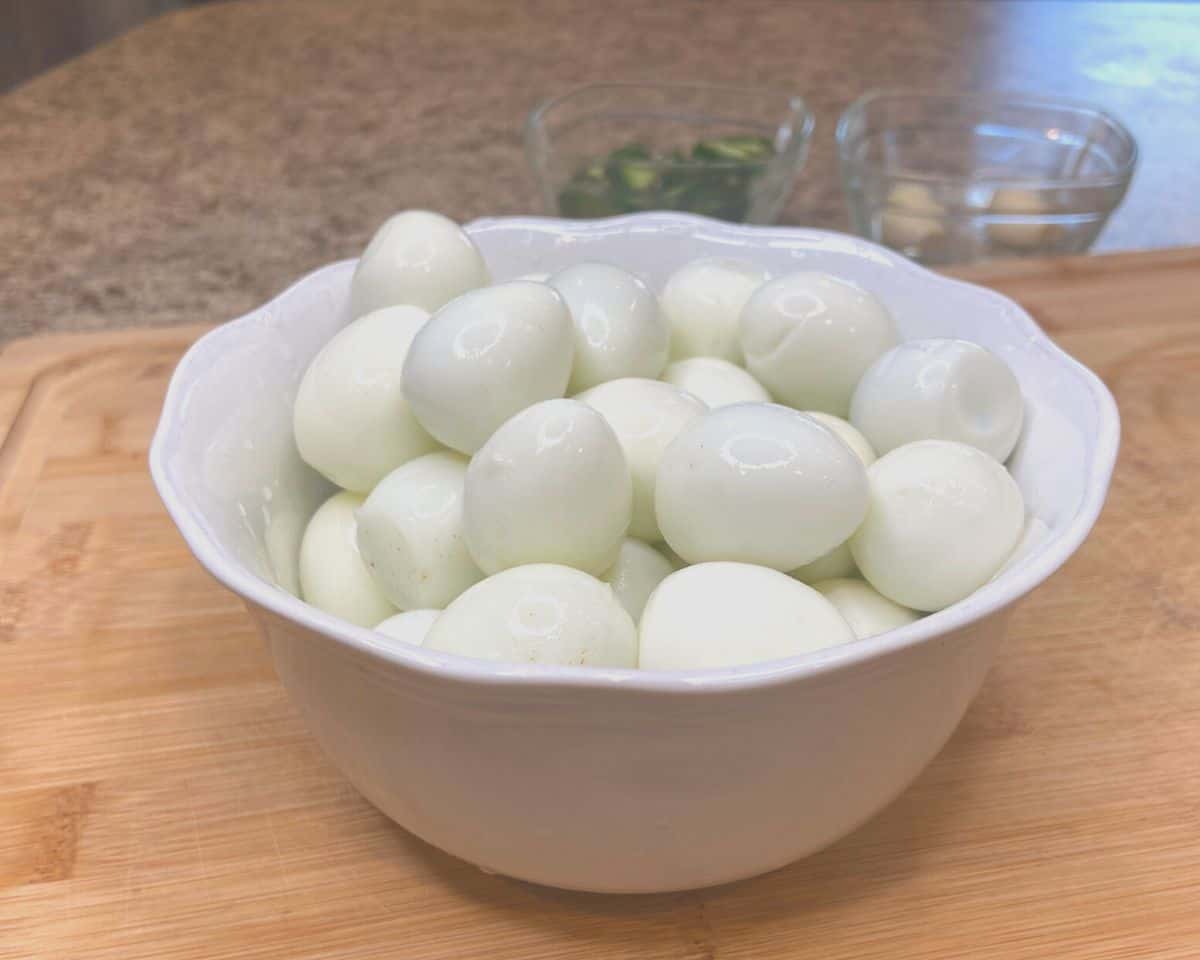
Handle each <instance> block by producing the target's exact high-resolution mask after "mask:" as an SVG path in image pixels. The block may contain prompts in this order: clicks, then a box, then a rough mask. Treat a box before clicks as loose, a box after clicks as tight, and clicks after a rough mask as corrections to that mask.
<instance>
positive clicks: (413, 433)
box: [292, 306, 437, 493]
mask: <svg viewBox="0 0 1200 960" xmlns="http://www.w3.org/2000/svg"><path fill="white" fill-rule="evenodd" d="M428 317H429V314H427V313H426V312H425V311H424V310H422V309H421V308H420V307H404V306H402V307H388V308H386V309H384V310H376V311H375V312H374V313H368V314H367V315H366V316H365V317H360V318H359V319H358V320H355V321H354V322H353V323H351V324H350V325H349V326H348V327H344V328H343V329H342V330H340V331H339V332H338V333H336V334H334V336H333V339H331V340H330V341H329V342H328V343H326V344H325V346H324V347H322V348H321V351H320V353H318V354H317V355H316V357H314V358H313V361H312V363H310V364H309V366H308V370H306V371H305V373H304V378H303V379H302V380H301V381H300V387H299V390H298V391H297V393H296V403H295V406H294V407H293V409H292V425H293V431H294V433H295V437H296V448H297V449H298V450H299V451H300V456H301V457H303V458H304V460H305V462H306V463H308V465H309V466H311V467H313V468H314V469H315V470H317V471H319V472H320V473H323V474H324V475H325V476H326V477H328V478H329V479H330V480H332V481H333V482H334V483H336V484H337V485H338V486H339V487H344V488H346V489H347V490H356V491H358V492H360V493H365V492H367V491H369V490H370V489H371V488H372V487H373V486H375V484H376V483H378V482H379V480H380V479H381V478H382V477H383V476H384V475H385V474H386V473H388V471H390V470H394V469H395V468H396V467H398V466H400V464H402V463H404V462H405V461H407V460H411V459H412V458H413V457H419V456H421V454H423V453H428V452H429V451H430V450H434V449H436V448H437V442H436V441H435V440H434V439H433V437H431V436H430V435H429V434H428V433H427V432H426V431H425V428H424V427H422V426H421V425H420V424H419V423H417V421H416V418H414V417H413V415H412V412H411V411H410V410H409V408H408V403H407V402H406V401H405V399H404V393H403V390H402V389H401V381H402V380H403V373H402V369H403V367H404V358H405V357H406V356H407V355H408V349H409V345H410V344H411V343H412V340H413V337H415V336H416V334H417V331H418V330H420V329H421V327H422V326H423V325H424V323H425V321H426V320H427V319H428Z"/></svg>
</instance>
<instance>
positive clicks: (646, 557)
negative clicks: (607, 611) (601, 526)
mask: <svg viewBox="0 0 1200 960" xmlns="http://www.w3.org/2000/svg"><path fill="white" fill-rule="evenodd" d="M674 569H675V567H674V566H673V565H672V563H671V561H670V560H668V559H667V558H666V557H664V556H663V555H662V554H661V553H659V552H658V551H657V550H655V549H654V547H652V546H650V544H648V543H645V542H643V541H641V540H637V539H635V538H634V537H627V538H626V539H625V542H624V543H622V544H621V552H620V553H618V554H617V562H616V563H614V564H613V565H612V566H611V567H609V568H608V570H607V571H606V572H605V574H604V576H603V577H601V578H600V579H601V580H603V581H604V582H605V583H607V584H608V585H609V586H611V587H612V589H613V594H614V595H615V596H616V598H617V599H618V600H619V601H620V602H621V606H623V607H624V608H625V609H626V610H627V611H628V612H629V615H630V616H631V617H633V619H634V622H635V623H636V622H637V620H638V618H639V617H640V616H641V615H642V608H643V607H645V606H646V601H647V600H648V599H649V598H650V594H651V593H653V592H654V588H655V587H657V586H658V585H659V583H660V582H662V579H663V578H664V577H666V576H668V575H669V574H670V573H672V572H673V571H674Z"/></svg>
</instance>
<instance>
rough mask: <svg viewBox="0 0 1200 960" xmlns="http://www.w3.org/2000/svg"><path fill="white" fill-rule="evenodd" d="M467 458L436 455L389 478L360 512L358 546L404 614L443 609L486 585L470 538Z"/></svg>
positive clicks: (388, 476) (447, 454) (428, 455)
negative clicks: (470, 549) (465, 530)
mask: <svg viewBox="0 0 1200 960" xmlns="http://www.w3.org/2000/svg"><path fill="white" fill-rule="evenodd" d="M466 475H467V460H466V458H465V457H463V456H460V455H459V454H457V453H450V452H449V451H442V452H440V453H429V454H426V455H425V456H423V457H418V458H417V459H416V460H410V461H409V462H408V463H406V464H404V466H402V467H400V468H398V469H396V470H393V471H392V472H391V473H389V474H388V475H387V476H386V477H384V478H383V479H382V480H381V481H380V482H379V486H377V487H376V488H375V489H374V490H372V491H371V495H370V496H369V497H367V499H366V501H365V502H364V503H363V505H362V506H361V507H360V508H359V510H358V549H359V551H360V552H361V554H362V558H363V561H364V562H365V563H366V565H367V567H368V569H370V571H371V574H372V576H374V578H375V582H376V583H378V584H379V586H380V587H381V588H382V590H383V592H384V593H386V594H387V596H388V599H389V600H391V601H392V603H394V604H395V605H396V606H398V607H399V608H400V609H401V610H413V609H416V608H420V607H433V608H441V607H444V606H445V605H446V604H447V603H449V602H450V601H451V600H453V599H454V598H455V597H457V596H458V595H459V594H460V593H462V592H463V591H464V590H466V589H467V587H469V586H470V585H471V584H473V583H475V582H477V581H478V580H481V579H482V578H483V573H482V571H480V569H479V568H478V567H477V566H475V562H474V561H473V560H472V559H471V555H470V553H468V552H467V544H466V540H465V538H464V537H463V483H464V481H465V479H466Z"/></svg>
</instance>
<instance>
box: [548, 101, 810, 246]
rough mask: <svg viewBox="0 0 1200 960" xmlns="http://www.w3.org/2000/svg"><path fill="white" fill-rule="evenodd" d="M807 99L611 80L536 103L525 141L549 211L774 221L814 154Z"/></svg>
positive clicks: (567, 214)
mask: <svg viewBox="0 0 1200 960" xmlns="http://www.w3.org/2000/svg"><path fill="white" fill-rule="evenodd" d="M812 128H813V118H812V115H811V114H810V113H809V111H808V108H807V107H806V106H805V104H804V101H803V100H802V99H800V98H799V97H797V96H793V95H791V94H787V93H784V92H782V91H778V90H771V89H756V88H748V87H722V86H706V85H700V84H649V83H603V84H594V85H591V86H585V87H579V88H577V89H575V90H572V91H569V92H568V93H565V94H563V95H562V96H559V97H555V98H554V99H552V100H548V101H547V102H545V103H543V104H542V105H540V106H539V107H537V108H536V109H535V110H534V111H533V112H532V113H531V114H530V115H529V119H528V121H527V122H526V125H525V146H526V150H527V152H528V155H529V163H530V166H531V167H532V169H533V174H534V178H535V180H536V181H537V185H538V191H539V193H540V194H541V197H542V202H543V205H544V207H545V209H546V211H547V212H549V213H552V214H555V215H558V216H564V217H572V218H589V217H605V216H612V215H615V214H620V213H632V212H635V211H640V210H682V211H686V212H689V213H699V214H704V215H705V216H710V217H716V218H718V219H721V220H730V221H736V222H744V223H772V222H773V221H774V220H775V219H776V218H777V217H778V216H779V213H780V211H781V210H782V209H783V205H784V203H785V202H786V201H787V198H788V195H789V194H790V193H791V190H792V186H793V184H794V183H795V180H796V176H797V174H798V173H799V172H800V170H801V168H802V167H803V166H804V161H805V159H806V157H807V155H808V142H809V138H810V136H811V134H812Z"/></svg>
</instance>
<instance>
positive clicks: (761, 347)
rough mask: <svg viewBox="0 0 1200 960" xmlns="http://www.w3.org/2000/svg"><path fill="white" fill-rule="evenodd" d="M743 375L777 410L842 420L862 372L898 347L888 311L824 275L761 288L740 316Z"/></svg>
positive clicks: (790, 277)
mask: <svg viewBox="0 0 1200 960" xmlns="http://www.w3.org/2000/svg"><path fill="white" fill-rule="evenodd" d="M740 336H741V344H742V350H743V351H744V352H745V354H746V368H747V369H748V370H749V371H750V372H751V373H752V374H754V376H755V377H757V378H758V379H759V381H761V382H762V384H763V386H765V387H766V388H767V389H768V390H770V391H771V395H772V396H773V397H775V399H776V400H778V401H779V402H780V403H785V404H787V405H788V406H790V407H796V408H797V409H799V410H821V411H824V412H825V413H832V414H834V415H835V416H839V417H845V416H846V414H847V413H849V411H850V396H851V394H853V393H854V387H855V385H856V384H857V383H858V380H859V377H861V376H862V374H863V371H864V370H866V369H867V367H869V366H870V365H871V364H872V363H873V362H874V361H875V359H876V358H877V357H879V355H880V354H882V353H883V352H884V351H885V350H887V349H889V348H890V347H891V346H893V345H894V344H895V343H896V328H895V325H894V324H893V323H892V317H891V314H890V313H888V311H887V308H886V307H885V306H884V305H883V304H882V303H880V302H879V300H877V299H876V298H875V297H874V296H872V295H871V294H870V293H868V292H867V291H866V290H863V289H862V288H861V287H857V286H855V285H854V284H852V283H850V282H849V281H846V280H841V279H839V278H838V277H834V276H831V275H830V274H827V273H816V272H812V271H804V272H801V273H792V274H788V275H787V276H785V277H779V278H778V279H775V280H772V281H770V282H769V283H766V284H763V286H761V287H759V288H758V290H757V291H755V293H754V295H753V296H752V297H751V298H750V299H749V300H748V301H747V303H746V306H745V307H744V308H743V309H742V315H741V322H740Z"/></svg>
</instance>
